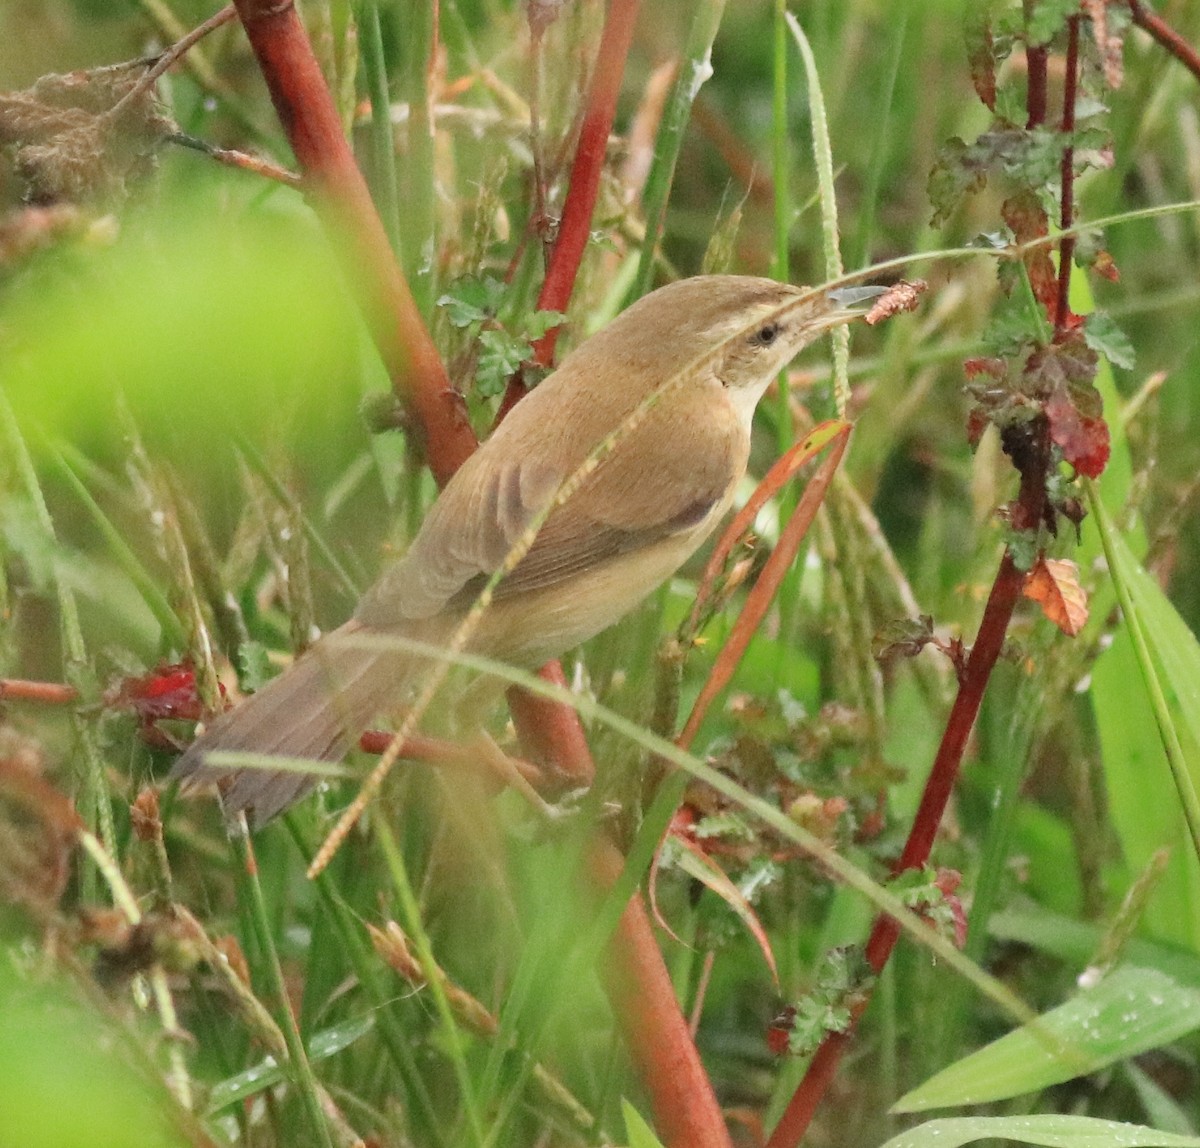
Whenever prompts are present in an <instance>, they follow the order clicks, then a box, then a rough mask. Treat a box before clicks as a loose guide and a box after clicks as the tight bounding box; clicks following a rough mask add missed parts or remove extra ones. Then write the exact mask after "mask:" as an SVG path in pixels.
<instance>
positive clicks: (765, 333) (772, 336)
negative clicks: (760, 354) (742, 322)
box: [752, 323, 779, 347]
mask: <svg viewBox="0 0 1200 1148" xmlns="http://www.w3.org/2000/svg"><path fill="white" fill-rule="evenodd" d="M778 337H779V324H778V323H767V324H766V325H765V326H763V327H759V329H758V330H757V331H755V332H754V335H753V337H752V338H753V342H754V345H755V346H756V347H769V346H770V345H771V344H772V343H773V342H775V340H776V339H777V338H778Z"/></svg>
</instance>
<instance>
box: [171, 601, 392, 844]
mask: <svg viewBox="0 0 1200 1148" xmlns="http://www.w3.org/2000/svg"><path fill="white" fill-rule="evenodd" d="M362 632H363V629H362V627H361V626H359V625H358V624H357V623H355V622H348V623H347V624H346V625H345V626H342V627H341V628H340V629H338V630H335V631H334V632H333V633H331V634H328V635H326V636H325V637H324V638H322V639H321V641H319V642H318V643H317V644H316V645H315V646H313V648H312V649H311V650H309V651H308V652H307V653H306V654H304V655H303V656H302V657H301V658H300V659H299V660H297V661H296V663H295V664H294V665H292V666H291V667H290V668H289V669H287V670H285V671H284V672H283V673H282V674H280V675H279V676H278V677H277V678H274V679H272V680H271V681H270V682H268V683H267V684H266V685H265V686H264V687H263V688H262V689H260V690H259V691H258V692H257V693H256V694H253V695H252V696H250V697H249V698H247V699H246V700H245V701H243V702H242V703H241V704H239V705H238V706H236V707H235V708H234V709H232V710H230V711H229V712H227V713H225V714H222V715H221V716H220V717H218V718H217V719H216V720H214V721H213V722H212V723H211V724H210V725H209V727H208V729H207V730H205V732H204V734H203V735H202V736H201V737H199V738H198V739H197V740H196V741H195V742H193V743H192V745H191V746H190V747H189V749H188V750H187V752H186V753H185V754H184V755H183V756H182V757H181V758H180V759H179V760H178V761H177V762H176V763H175V767H174V768H173V769H172V770H171V779H172V780H180V781H183V782H184V784H185V785H186V786H188V787H190V786H193V785H199V784H204V783H209V782H218V783H219V784H220V789H221V797H222V801H223V804H224V807H225V812H226V814H227V815H231V814H236V813H239V812H245V813H246V814H247V816H248V817H249V818H250V820H251V823H252V824H253V825H254V827H255V828H257V827H258V826H260V825H262V824H264V823H265V822H266V821H268V820H270V819H271V818H272V817H274V816H275V815H276V814H277V813H281V812H282V811H283V810H284V809H286V808H287V807H288V806H289V805H291V804H292V803H293V802H295V801H298V800H299V799H300V798H301V797H303V796H304V794H305V793H307V792H308V790H309V789H311V788H312V786H313V785H314V784H315V782H316V779H315V778H314V777H313V776H312V775H311V774H308V773H305V772H303V771H302V770H299V769H286V770H284V769H280V770H273V769H271V768H269V767H267V768H258V767H253V768H252V767H250V766H247V767H245V768H242V769H238V768H232V769H231V768H229V767H222V766H217V765H210V764H209V762H208V760H207V759H208V755H209V754H210V753H212V752H214V751H242V752H245V753H253V754H268V755H272V756H279V757H288V758H302V759H308V760H311V761H336V760H337V759H339V758H341V757H344V756H345V754H346V753H347V752H348V751H349V749H350V747H351V745H352V744H354V742H355V741H356V740H357V739H358V736H359V734H360V733H361V732H362V731H363V730H364V729H365V728H366V727H367V725H368V723H370V721H371V720H372V719H373V718H376V717H378V716H379V715H380V714H382V713H385V712H387V711H388V710H389V709H392V708H394V707H395V706H396V704H397V703H398V702H399V701H400V699H402V698H403V696H404V694H405V691H406V689H407V687H408V683H409V681H410V679H411V675H412V672H413V664H414V663H413V659H412V658H411V656H409V655H406V654H404V653H403V652H401V651H399V650H389V649H387V648H386V645H384V644H381V643H376V644H370V643H364V642H362V641H361V640H360V641H357V642H356V641H355V638H356V635H361V634H362Z"/></svg>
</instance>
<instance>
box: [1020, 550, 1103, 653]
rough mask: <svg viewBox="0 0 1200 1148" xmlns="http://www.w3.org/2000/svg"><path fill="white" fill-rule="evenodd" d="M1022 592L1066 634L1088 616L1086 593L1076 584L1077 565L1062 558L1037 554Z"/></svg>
mask: <svg viewBox="0 0 1200 1148" xmlns="http://www.w3.org/2000/svg"><path fill="white" fill-rule="evenodd" d="M1023 593H1024V595H1025V597H1026V598H1029V599H1030V600H1031V601H1033V602H1036V603H1037V604H1038V605H1039V606H1041V608H1042V613H1043V614H1045V615H1046V617H1047V618H1048V619H1049V620H1050V621H1051V622H1053V623H1054V624H1055V625H1056V626H1057V627H1058V628H1059V629H1060V630H1062V632H1063V633H1064V634H1066V635H1068V636H1069V637H1072V638H1073V637H1075V635H1076V634H1078V633H1079V631H1080V630H1082V629H1083V624H1084V623H1085V622H1086V621H1087V618H1088V606H1087V594H1086V592H1085V591H1084V589H1083V587H1082V586H1080V585H1079V567H1078V566H1076V565H1075V563H1074V562H1071V561H1069V560H1068V559H1065V558H1039V559H1038V560H1037V563H1036V564H1035V565H1034V567H1033V569H1032V570H1030V572H1029V573H1028V574H1027V575H1026V577H1025V586H1024V589H1023Z"/></svg>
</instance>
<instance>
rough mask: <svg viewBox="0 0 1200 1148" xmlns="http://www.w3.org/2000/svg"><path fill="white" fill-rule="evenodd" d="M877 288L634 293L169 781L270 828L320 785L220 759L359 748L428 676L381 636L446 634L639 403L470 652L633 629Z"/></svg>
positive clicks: (502, 595)
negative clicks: (630, 616)
mask: <svg viewBox="0 0 1200 1148" xmlns="http://www.w3.org/2000/svg"><path fill="white" fill-rule="evenodd" d="M880 293H881V290H880V289H874V288H857V289H848V290H843V291H829V292H823V291H817V292H814V291H811V290H809V289H807V288H801V287H792V286H790V285H788V284H786V283H777V282H775V281H774V280H770V279H757V278H750V277H744V276H735V275H710V276H700V277H697V278H694V279H685V280H682V281H680V282H677V283H673V284H671V285H669V286H667V287H662V288H660V289H659V290H657V291H655V292H653V293H651V294H650V295H647V296H646V297H645V298H643V299H641V300H640V301H638V302H637V303H635V304H634V305H633V306H631V307H630V308H629V309H628V310H626V311H624V312H623V313H622V314H621V315H620V316H618V317H617V318H616V319H615V320H614V321H613V322H612V323H610V324H609V325H608V326H607V327H605V328H604V329H603V330H602V331H600V332H598V333H597V334H595V335H593V336H592V337H591V338H590V339H588V340H587V341H586V342H584V343H583V344H582V345H581V346H579V347H578V348H577V349H576V350H574V351H572V352H571V354H569V355H568V356H567V357H566V358H565V359H564V360H563V362H562V364H561V366H559V368H558V369H557V370H556V371H555V372H554V373H553V374H552V375H550V376H549V377H548V378H547V379H546V380H545V381H544V382H542V383H541V384H540V385H539V386H538V387H537V388H536V389H535V390H534V391H532V392H531V393H530V394H529V395H528V396H527V397H526V398H525V399H523V400H522V401H521V402H520V403H518V404H517V406H516V407H515V408H514V409H513V410H512V412H511V413H510V414H509V415H508V417H507V418H506V419H505V420H504V422H503V423H501V424H500V426H499V427H498V428H497V429H496V431H495V432H494V433H493V434H492V435H491V437H490V438H489V439H488V440H487V441H486V442H485V443H483V445H482V446H481V447H480V448H479V450H478V451H476V452H475V454H474V455H472V456H471V457H470V458H469V459H468V460H467V461H466V463H464V464H463V466H462V467H461V468H460V469H459V471H458V472H457V473H456V474H455V475H454V477H453V479H451V481H450V482H449V483H448V484H447V486H446V488H445V489H444V490H443V491H442V493H441V495H440V496H439V497H438V499H437V501H436V502H435V503H434V504H433V506H432V507H431V509H430V511H429V513H428V515H427V516H426V518H425V522H424V524H423V525H422V527H421V530H420V532H419V533H418V534H417V537H416V538H415V539H414V540H413V543H412V545H411V547H410V548H409V550H408V552H407V553H406V554H405V555H404V557H403V558H402V559H400V560H399V561H398V562H396V563H395V564H394V565H393V566H391V567H390V568H389V569H388V570H385V571H384V573H383V575H382V576H381V577H380V579H379V581H378V582H376V583H375V585H374V586H373V587H372V588H371V589H370V590H369V591H368V592H367V593H366V594H365V595H364V596H363V598H362V600H361V602H360V603H359V605H358V608H357V609H356V610H355V612H354V616H353V617H352V618H351V619H350V621H348V622H347V623H346V624H345V625H343V626H341V627H340V628H338V629H337V630H334V631H333V632H332V633H330V634H328V635H326V636H325V637H323V638H322V639H321V640H320V641H319V642H317V643H316V645H314V646H313V648H312V649H310V650H309V651H308V652H307V653H306V654H304V655H303V656H302V657H301V658H300V659H298V660H297V662H296V663H295V664H294V665H293V666H292V667H291V668H289V669H288V670H286V671H285V672H284V673H282V674H280V675H279V677H277V678H275V679H274V680H273V681H271V682H270V683H268V684H267V685H266V686H265V687H264V688H263V689H261V690H259V691H258V693H256V694H254V695H253V696H252V697H250V698H249V699H247V700H246V701H244V702H242V703H241V704H240V705H238V706H237V707H236V708H235V709H233V710H231V711H230V712H228V713H225V714H223V715H221V716H220V717H218V718H217V719H216V720H215V721H213V722H212V724H211V725H210V726H209V728H208V729H207V731H206V732H205V733H204V734H203V735H202V736H201V737H200V738H198V739H197V741H196V742H195V743H194V744H193V745H192V746H191V747H190V748H189V749H188V751H187V752H186V753H185V754H184V755H183V756H182V757H181V758H180V759H179V761H177V762H176V763H175V768H174V769H173V770H172V773H171V776H172V778H178V779H186V780H187V781H189V782H195V781H214V780H216V781H220V782H221V783H222V786H221V787H222V796H223V801H224V805H225V808H226V811H227V812H228V813H237V812H239V811H245V812H246V813H247V814H248V815H249V816H250V817H251V819H252V821H253V823H254V824H255V825H256V826H258V825H262V824H263V822H265V821H266V820H268V819H269V818H271V817H274V816H275V814H277V813H279V812H280V811H282V810H283V809H285V808H286V807H287V806H289V805H291V804H292V803H293V802H294V801H296V800H297V799H298V798H299V797H301V796H302V795H303V794H304V793H305V792H306V791H307V790H308V789H309V788H310V787H311V785H312V784H313V779H312V778H311V777H310V776H307V775H305V774H304V773H302V772H296V771H294V770H287V771H284V770H280V771H273V770H270V769H259V768H254V769H251V768H245V769H235V770H230V769H222V768H220V767H216V766H212V765H208V764H206V761H205V757H206V755H207V754H208V753H210V752H212V751H214V750H223V751H229V750H242V751H247V752H250V753H254V754H272V755H280V756H283V757H289V758H310V759H316V760H325V761H332V760H336V759H338V758H340V757H342V756H344V755H345V753H346V752H347V751H348V750H349V748H350V746H351V745H352V744H354V742H355V740H356V739H357V737H358V735H359V733H360V732H361V731H362V730H363V729H364V728H366V726H367V724H368V723H369V722H371V721H372V720H373V719H376V718H378V717H380V716H383V715H386V714H388V713H389V712H390V711H392V710H394V709H395V708H396V707H397V706H398V705H399V704H401V703H402V702H403V701H404V699H405V697H406V695H408V694H409V693H410V691H411V690H412V688H413V686H414V684H415V681H416V678H417V676H418V675H419V674H420V673H421V672H422V662H421V660H420V659H417V658H414V657H413V655H412V654H410V653H407V652H405V651H403V650H400V649H388V648H387V645H386V642H385V641H381V640H380V638H386V636H388V635H400V636H403V637H405V638H408V639H415V640H418V641H423V642H428V643H431V644H435V645H444V644H446V643H447V642H449V641H450V639H451V636H452V635H453V633H454V631H455V629H456V628H457V627H458V626H459V624H460V623H461V622H462V620H463V618H464V617H465V616H466V614H467V612H468V611H469V610H470V608H471V606H472V604H473V602H474V601H475V599H476V597H477V596H478V594H479V592H480V591H481V590H482V589H483V587H484V586H485V585H486V583H487V582H488V579H489V578H490V577H491V576H492V574H493V573H494V572H495V571H496V570H497V569H499V567H500V566H501V565H502V564H503V563H504V561H505V558H506V556H507V555H508V553H509V552H510V550H511V549H512V548H513V545H514V543H516V542H517V541H518V540H519V539H520V538H521V537H522V535H523V534H524V533H525V532H526V531H527V530H528V528H529V526H530V525H531V523H532V521H533V520H534V518H535V517H536V516H537V515H538V514H539V513H542V512H544V511H545V510H546V508H547V507H549V506H551V505H552V503H553V502H554V500H555V496H556V494H557V493H558V491H559V487H560V485H561V484H563V483H564V482H566V481H568V480H570V479H571V478H572V476H573V475H575V473H576V472H577V471H578V470H579V468H580V466H581V465H583V464H584V462H585V461H586V460H587V459H588V457H589V456H590V455H592V454H593V452H595V451H596V448H597V447H598V446H599V444H601V443H602V442H603V441H604V440H605V439H606V438H607V437H608V436H609V435H612V434H613V432H614V431H616V430H617V429H618V428H619V427H620V426H621V425H622V424H623V423H624V422H625V421H626V420H628V419H630V416H632V415H633V414H634V412H635V411H638V410H639V409H641V412H642V416H643V417H641V418H640V421H636V422H635V423H634V425H632V427H631V429H630V430H629V432H628V433H627V434H625V435H623V436H618V437H617V438H616V440H615V444H614V445H613V446H612V449H611V450H610V451H609V452H608V453H606V454H604V455H603V457H602V458H601V459H600V462H599V465H598V466H597V467H596V469H595V470H594V471H593V472H592V473H591V474H590V475H589V476H588V477H587V478H586V479H585V480H584V482H583V483H582V485H581V486H580V487H579V488H578V489H577V490H576V491H575V492H574V493H573V494H572V495H571V496H570V497H569V498H568V499H566V500H565V501H564V502H563V503H562V504H561V505H559V506H555V507H554V509H553V510H551V512H550V514H549V516H548V518H547V519H546V521H545V522H544V523H543V525H542V527H541V529H540V530H539V531H538V533H537V535H536V538H535V540H534V542H533V544H532V546H531V547H530V548H529V550H528V552H527V553H526V554H525V556H524V557H523V558H522V559H521V561H520V562H519V563H518V564H517V565H516V567H515V568H514V569H513V570H512V571H511V572H510V573H509V574H507V575H506V576H505V577H504V578H503V580H502V581H501V582H500V583H499V585H498V586H497V587H496V590H495V595H494V598H493V601H492V603H491V606H490V607H489V608H488V610H487V611H486V613H485V614H484V615H483V617H482V620H481V622H480V624H479V626H478V628H477V629H476V630H475V632H474V633H473V635H472V637H471V639H470V641H469V643H468V646H467V648H468V649H469V650H471V651H473V652H476V653H482V654H486V655H488V656H490V657H492V658H496V659H499V660H501V661H506V662H509V663H512V664H514V665H518V666H524V667H530V668H532V667H536V666H540V665H542V664H543V663H544V662H547V661H549V660H550V659H552V658H555V657H558V656H559V655H560V654H562V653H564V652H565V651H567V650H569V649H571V648H572V647H574V646H577V645H578V644H579V643H581V642H583V641H585V640H587V639H588V638H590V637H592V636H593V635H594V634H596V633H598V632H599V631H601V630H603V629H605V628H606V627H607V626H609V625H611V624H612V623H613V622H615V621H617V619H619V618H620V617H622V616H623V615H624V614H626V613H628V611H629V610H630V609H632V608H633V607H634V606H635V605H636V604H637V603H638V602H640V601H641V600H642V599H643V598H644V597H646V595H647V594H649V593H650V592H651V591H652V590H654V589H655V588H656V587H657V586H659V585H661V584H662V583H663V582H664V581H665V580H666V579H667V578H669V577H670V576H671V575H672V574H673V573H674V572H675V571H676V570H678V569H679V567H680V566H681V565H682V564H683V563H684V562H685V561H686V560H687V558H688V557H689V556H690V555H691V554H692V553H693V552H694V551H695V550H696V549H697V547H699V546H700V544H701V543H702V542H703V541H704V539H705V538H707V537H708V535H709V533H710V532H711V531H712V529H713V527H714V526H715V525H716V524H717V522H718V521H719V520H720V519H721V517H722V515H724V514H725V512H726V511H727V510H728V509H729V506H730V503H731V502H732V501H733V496H734V491H735V489H736V488H737V485H738V482H739V481H740V480H741V478H742V476H743V475H744V474H745V472H746V463H747V460H748V458H749V453H750V423H751V420H752V419H753V416H754V410H755V408H756V406H757V405H758V401H759V399H760V398H761V397H762V395H763V392H764V391H765V390H766V389H767V386H768V385H769V383H770V382H771V380H772V379H773V378H775V376H776V375H777V374H778V373H779V372H780V371H781V370H782V369H783V367H785V366H786V365H787V364H788V362H789V361H790V360H791V359H792V358H793V357H794V356H795V355H796V353H797V352H798V351H799V350H800V349H801V348H802V347H804V346H806V345H807V344H808V343H811V342H812V341H813V340H814V339H816V338H817V337H818V336H819V335H820V334H821V333H822V332H824V331H827V330H829V329H830V328H831V327H836V326H839V325H841V324H843V323H847V322H849V321H850V320H851V319H853V318H855V317H856V316H858V315H860V314H861V313H862V310H861V309H860V308H859V307H858V304H860V303H862V302H863V301H865V300H867V299H872V298H874V297H875V296H876V295H878V294H880ZM364 635H370V636H372V639H373V640H372V641H370V642H364V641H363V636H364ZM425 664H426V665H427V664H428V663H425Z"/></svg>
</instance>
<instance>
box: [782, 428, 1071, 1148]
mask: <svg viewBox="0 0 1200 1148" xmlns="http://www.w3.org/2000/svg"><path fill="white" fill-rule="evenodd" d="M1035 438H1036V441H1035V442H1034V443H1033V444H1032V445H1031V448H1030V451H1029V455H1028V457H1026V458H1024V459H1022V460H1020V462H1021V464H1022V470H1021V492H1020V494H1019V496H1018V498H1017V502H1016V504H1015V505H1014V507H1013V515H1012V526H1013V529H1014V530H1026V529H1033V528H1035V527H1036V526H1037V524H1038V523H1039V522H1040V521H1041V517H1042V510H1043V507H1044V506H1045V501H1046V474H1047V470H1048V467H1049V465H1050V452H1049V439H1048V435H1047V430H1046V428H1045V426H1042V427H1041V428H1040V429H1039V430H1038V431H1037V432H1036V436H1035ZM1024 582H1025V575H1024V573H1023V572H1022V571H1021V570H1020V569H1018V568H1017V565H1016V563H1015V562H1014V561H1013V558H1012V553H1011V552H1010V551H1007V550H1006V551H1005V553H1004V558H1003V559H1002V560H1001V562H1000V569H999V570H998V571H997V573H996V579H995V581H994V582H993V584H992V590H991V593H990V594H989V595H988V600H987V605H986V606H985V607H984V611H983V617H982V619H981V620H980V623H979V632H978V633H977V634H976V637H975V644H974V645H973V646H972V647H971V653H970V656H969V657H968V658H967V663H966V666H965V667H964V669H963V674H962V678H961V680H960V682H959V687H958V694H957V695H956V696H955V699H954V705H953V706H952V707H951V710H950V716H949V718H948V719H947V721H946V729H945V732H944V733H943V734H942V741H941V744H940V745H939V746H938V751H937V756H936V757H935V758H934V761H933V767H932V769H931V770H930V771H929V778H928V780H927V781H926V782H925V789H924V792H923V793H922V794H921V804H920V806H919V807H918V808H917V813H916V816H915V818H914V820H913V825H912V829H911V830H910V831H909V835H908V840H907V841H906V842H905V845H904V851H903V852H902V853H901V855H900V860H899V861H898V862H897V863H896V865H895V867H894V871H895V872H897V873H899V872H902V871H903V870H905V869H916V868H919V867H920V866H922V865H924V864H925V863H926V862H927V861H928V860H929V855H930V852H931V851H932V849H933V842H934V838H935V837H936V836H937V831H938V826H939V825H940V824H941V820H942V816H943V814H944V813H945V811H946V805H947V803H948V802H949V800H950V794H951V793H952V792H953V790H954V783H955V780H956V779H957V777H958V770H959V767H960V765H961V764H962V757H963V751H964V750H965V749H966V745H967V738H968V737H969V736H970V734H971V729H972V727H973V726H974V724H975V719H976V717H978V715H979V707H980V705H981V704H982V702H983V695H984V690H985V689H986V687H987V683H988V680H989V679H990V677H991V675H992V670H993V669H994V668H995V665H996V660H997V659H998V658H999V656H1000V651H1001V649H1002V648H1003V646H1004V639H1005V636H1006V634H1007V633H1008V624H1009V622H1010V621H1011V619H1012V615H1013V610H1014V609H1015V608H1016V605H1017V603H1018V602H1019V601H1020V598H1021V588H1022V586H1023V585H1024ZM899 936H900V926H899V925H898V924H897V923H896V921H895V920H894V919H893V918H892V917H886V916H884V917H878V918H876V921H875V925H874V927H873V928H872V930H871V936H870V939H869V940H868V941H867V948H866V958H867V961H868V963H869V964H870V966H871V968H872V969H873V970H874V971H875V972H876V973H878V972H880V971H881V970H882V969H883V967H884V965H886V964H887V961H888V958H889V957H890V956H891V953H892V950H893V949H894V948H895V946H896V941H897V939H898V938H899ZM866 1005H867V1002H866V1001H865V1000H864V1001H863V1002H862V1004H861V1005H859V1006H858V1007H856V1008H855V1009H854V1013H853V1021H854V1022H855V1023H857V1021H858V1018H859V1017H860V1016H861V1015H862V1013H863V1011H864V1010H865V1009H866ZM852 1032H853V1029H852V1028H851V1029H850V1030H847V1031H846V1032H844V1033H830V1034H829V1035H827V1036H826V1037H825V1039H824V1040H823V1041H822V1042H821V1047H820V1048H819V1049H818V1050H817V1053H816V1055H815V1056H814V1057H813V1059H812V1062H811V1063H810V1064H809V1066H808V1071H807V1072H806V1073H805V1075H804V1079H803V1080H802V1081H801V1082H800V1087H799V1088H797V1089H796V1092H795V1093H794V1094H793V1095H792V1099H791V1100H790V1101H789V1102H788V1106H787V1110H786V1111H785V1112H784V1114H783V1116H782V1118H781V1119H780V1121H779V1123H778V1125H776V1127H775V1130H774V1131H773V1132H772V1133H771V1138H770V1139H769V1140H768V1141H767V1148H795V1146H796V1145H797V1144H799V1143H800V1140H801V1138H802V1137H803V1135H804V1133H805V1132H806V1131H807V1129H808V1126H809V1124H810V1123H811V1122H812V1118H813V1116H814V1115H815V1114H816V1110H817V1107H818V1105H819V1104H820V1103H821V1099H822V1098H823V1097H824V1095H825V1092H826V1090H827V1089H828V1088H829V1085H830V1084H831V1083H832V1082H833V1077H834V1073H835V1072H836V1071H837V1066H838V1062H839V1061H840V1059H841V1055H842V1052H843V1051H844V1050H845V1048H846V1046H847V1045H848V1044H849V1042H850V1038H851V1035H852Z"/></svg>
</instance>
